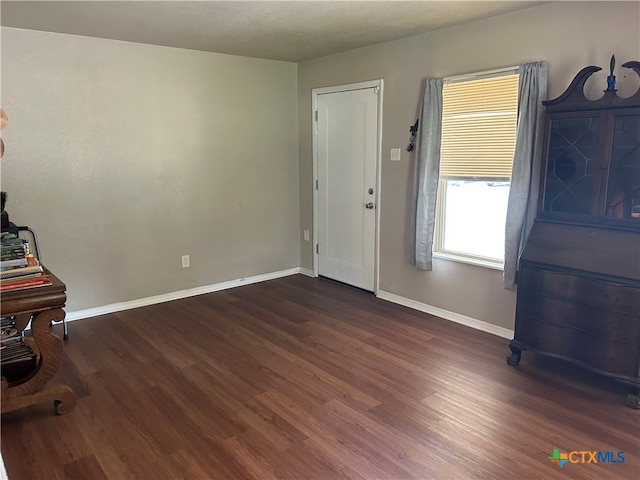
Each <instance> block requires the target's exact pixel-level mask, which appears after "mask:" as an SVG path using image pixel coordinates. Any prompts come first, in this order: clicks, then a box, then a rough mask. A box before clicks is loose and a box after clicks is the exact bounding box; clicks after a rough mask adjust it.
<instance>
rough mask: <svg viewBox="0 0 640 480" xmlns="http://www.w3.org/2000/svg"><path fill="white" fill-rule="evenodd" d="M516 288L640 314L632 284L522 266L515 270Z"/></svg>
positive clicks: (639, 293)
mask: <svg viewBox="0 0 640 480" xmlns="http://www.w3.org/2000/svg"><path fill="white" fill-rule="evenodd" d="M518 288H519V289H520V288H524V289H527V290H531V291H533V292H536V293H540V294H543V295H548V296H550V297H555V298H564V299H566V300H571V301H575V302H579V303H584V304H586V305H592V306H594V307H597V308H600V309H602V310H606V311H611V312H619V313H630V314H632V315H635V316H640V288H639V287H637V286H635V285H623V284H616V283H612V282H607V281H605V280H599V279H595V278H585V277H578V276H574V275H568V274H564V273H558V272H552V271H548V270H542V269H538V268H532V267H525V268H522V269H521V270H520V272H519V273H518Z"/></svg>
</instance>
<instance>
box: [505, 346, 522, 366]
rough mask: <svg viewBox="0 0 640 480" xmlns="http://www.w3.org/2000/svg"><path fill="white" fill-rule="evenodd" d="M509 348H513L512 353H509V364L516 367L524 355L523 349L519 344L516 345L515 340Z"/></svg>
mask: <svg viewBox="0 0 640 480" xmlns="http://www.w3.org/2000/svg"><path fill="white" fill-rule="evenodd" d="M509 349H510V350H511V355H507V365H511V366H514V367H515V366H516V365H518V364H519V363H520V358H521V357H522V349H521V348H520V347H518V346H517V345H514V344H513V342H511V343H510V344H509Z"/></svg>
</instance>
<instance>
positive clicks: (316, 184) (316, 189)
mask: <svg viewBox="0 0 640 480" xmlns="http://www.w3.org/2000/svg"><path fill="white" fill-rule="evenodd" d="M317 189H318V180H316V190H317Z"/></svg>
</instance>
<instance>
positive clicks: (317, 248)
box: [316, 243, 320, 253]
mask: <svg viewBox="0 0 640 480" xmlns="http://www.w3.org/2000/svg"><path fill="white" fill-rule="evenodd" d="M316 253H320V245H319V244H317V243H316Z"/></svg>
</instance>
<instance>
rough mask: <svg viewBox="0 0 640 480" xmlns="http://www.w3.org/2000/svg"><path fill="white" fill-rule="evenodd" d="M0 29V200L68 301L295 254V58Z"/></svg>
mask: <svg viewBox="0 0 640 480" xmlns="http://www.w3.org/2000/svg"><path fill="white" fill-rule="evenodd" d="M1 35H2V36H1V39H2V59H1V62H2V63H1V64H2V85H1V86H2V92H1V93H2V107H3V108H4V110H5V111H6V112H7V114H8V116H9V120H10V123H9V125H8V126H7V127H6V128H5V129H4V130H3V139H4V142H5V144H6V154H5V156H4V158H3V159H2V189H3V190H6V191H8V192H9V201H8V203H7V211H8V212H9V214H10V217H11V220H12V221H14V222H16V223H20V224H28V225H30V226H33V227H35V228H36V229H37V232H38V234H39V236H40V244H41V250H42V256H43V258H44V261H45V264H46V265H47V266H48V267H49V268H50V269H51V270H53V271H54V272H55V273H56V274H58V276H59V277H60V278H61V279H62V280H63V281H64V282H65V283H66V284H67V287H68V303H67V307H68V308H67V309H68V310H69V311H75V310H80V309H85V308H91V307H97V306H103V305H108V304H112V303H117V302H125V301H129V300H134V299H140V298H144V297H148V296H153V295H160V294H163V293H168V292H174V291H178V290H183V289H189V288H194V287H199V286H204V285H210V284H214V283H217V282H223V281H228V280H233V279H237V278H243V277H247V276H252V275H259V274H264V273H270V272H274V271H279V270H284V269H289V268H295V267H297V266H299V259H300V254H299V235H298V232H299V211H298V198H299V192H298V158H297V92H296V65H295V64H293V63H287V62H276V61H267V60H258V59H250V58H244V57H235V56H229V55H219V54H213V53H204V52H196V51H189V50H181V49H174V48H166V47H156V46H149V45H141V44H135V43H128V42H118V41H112V40H103V39H95V38H87V37H80V36H72V35H61V34H53V33H43V32H35V31H29V30H20V29H12V28H2V30H1ZM183 254H189V255H190V256H191V267H190V268H187V269H183V268H181V256H182V255H183Z"/></svg>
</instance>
